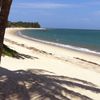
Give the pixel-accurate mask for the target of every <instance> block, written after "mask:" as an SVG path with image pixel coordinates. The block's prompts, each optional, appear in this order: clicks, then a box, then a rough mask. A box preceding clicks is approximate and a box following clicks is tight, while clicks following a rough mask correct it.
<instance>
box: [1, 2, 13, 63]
mask: <svg viewBox="0 0 100 100" xmlns="http://www.w3.org/2000/svg"><path fill="white" fill-rule="evenodd" d="M11 4H12V0H0V61H1V55H2V48H3V40H4V34H5V29H6V26H7V22H8V16H9V11H10V8H11Z"/></svg>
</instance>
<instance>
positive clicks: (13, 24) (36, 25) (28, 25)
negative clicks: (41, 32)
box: [7, 21, 41, 28]
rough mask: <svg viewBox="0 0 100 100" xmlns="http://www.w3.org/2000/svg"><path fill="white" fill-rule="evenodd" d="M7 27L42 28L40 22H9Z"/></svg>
mask: <svg viewBox="0 0 100 100" xmlns="http://www.w3.org/2000/svg"><path fill="white" fill-rule="evenodd" d="M7 27H25V28H40V27H41V26H40V24H39V23H38V22H34V23H33V22H22V21H20V22H11V21H9V22H8V25H7Z"/></svg>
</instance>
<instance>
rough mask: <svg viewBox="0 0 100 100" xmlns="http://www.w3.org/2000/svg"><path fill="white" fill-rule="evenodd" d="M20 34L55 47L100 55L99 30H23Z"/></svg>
mask: <svg viewBox="0 0 100 100" xmlns="http://www.w3.org/2000/svg"><path fill="white" fill-rule="evenodd" d="M20 34H21V35H23V36H25V37H28V38H30V39H33V40H34V39H35V40H37V41H40V42H44V43H49V44H53V45H56V46H60V47H65V48H71V49H75V50H79V51H85V52H91V53H96V54H100V30H88V29H40V30H34V29H31V30H23V31H21V32H20Z"/></svg>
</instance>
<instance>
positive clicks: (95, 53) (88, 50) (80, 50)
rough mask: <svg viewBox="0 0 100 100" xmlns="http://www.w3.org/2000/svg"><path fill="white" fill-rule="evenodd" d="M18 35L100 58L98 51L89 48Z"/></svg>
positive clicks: (19, 33)
mask: <svg viewBox="0 0 100 100" xmlns="http://www.w3.org/2000/svg"><path fill="white" fill-rule="evenodd" d="M16 35H18V36H20V37H22V38H25V39H28V40H31V41H36V42H40V43H43V44H47V45H51V46H57V47H60V48H64V49H69V50H73V51H76V52H82V53H87V54H91V55H95V56H100V52H98V51H94V50H91V49H88V48H83V47H77V46H72V45H66V44H61V43H55V42H50V41H45V40H40V39H36V38H33V37H32V38H31V37H29V36H26V35H24V34H22V33H21V31H18V32H16Z"/></svg>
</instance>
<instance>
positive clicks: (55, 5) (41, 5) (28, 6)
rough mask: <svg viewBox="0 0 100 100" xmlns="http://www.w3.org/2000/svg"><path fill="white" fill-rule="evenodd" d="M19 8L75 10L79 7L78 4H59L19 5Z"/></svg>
mask: <svg viewBox="0 0 100 100" xmlns="http://www.w3.org/2000/svg"><path fill="white" fill-rule="evenodd" d="M16 7H18V8H36V9H56V8H73V7H79V5H76V4H59V3H18V4H17V5H16Z"/></svg>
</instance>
